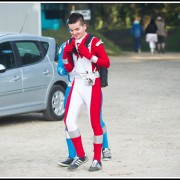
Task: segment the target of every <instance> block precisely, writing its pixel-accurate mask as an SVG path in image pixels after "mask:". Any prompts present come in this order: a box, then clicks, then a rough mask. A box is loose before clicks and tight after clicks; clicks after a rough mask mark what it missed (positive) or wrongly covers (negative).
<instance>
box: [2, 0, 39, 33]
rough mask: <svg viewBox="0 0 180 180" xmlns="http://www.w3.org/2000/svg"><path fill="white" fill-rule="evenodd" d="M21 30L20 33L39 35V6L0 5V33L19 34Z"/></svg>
mask: <svg viewBox="0 0 180 180" xmlns="http://www.w3.org/2000/svg"><path fill="white" fill-rule="evenodd" d="M25 19H26V20H25ZM23 24H24V26H23ZM22 27H23V29H22ZM21 29H22V33H30V34H34V35H41V4H40V3H17V2H16V3H13V2H11V3H0V32H20V31H21Z"/></svg>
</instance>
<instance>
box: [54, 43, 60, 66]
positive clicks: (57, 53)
mask: <svg viewBox="0 0 180 180" xmlns="http://www.w3.org/2000/svg"><path fill="white" fill-rule="evenodd" d="M58 58H59V46H58V45H57V44H56V50H55V59H54V61H55V62H56V63H57V62H58Z"/></svg>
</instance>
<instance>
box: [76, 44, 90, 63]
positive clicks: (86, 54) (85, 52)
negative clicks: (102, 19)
mask: <svg viewBox="0 0 180 180" xmlns="http://www.w3.org/2000/svg"><path fill="white" fill-rule="evenodd" d="M78 52H79V54H80V55H81V56H84V57H86V58H87V59H89V60H90V59H91V58H92V56H93V55H92V54H91V53H90V52H89V49H88V48H87V47H86V46H84V44H80V45H79V47H78Z"/></svg>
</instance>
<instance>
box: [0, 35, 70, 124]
mask: <svg viewBox="0 0 180 180" xmlns="http://www.w3.org/2000/svg"><path fill="white" fill-rule="evenodd" d="M58 53H59V47H58V46H57V44H56V42H55V39H54V38H50V37H43V36H35V35H29V34H17V33H9V34H0V117H3V116H7V115H15V114H20V113H29V112H41V113H43V115H44V117H45V119H46V120H51V121H57V120H62V119H63V117H64V105H63V104H64V98H65V89H66V87H67V78H66V77H62V76H59V75H58V73H57V61H58Z"/></svg>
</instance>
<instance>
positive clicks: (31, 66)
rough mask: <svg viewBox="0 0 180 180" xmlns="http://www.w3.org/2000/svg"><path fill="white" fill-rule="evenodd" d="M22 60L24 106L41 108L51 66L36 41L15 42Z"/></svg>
mask: <svg viewBox="0 0 180 180" xmlns="http://www.w3.org/2000/svg"><path fill="white" fill-rule="evenodd" d="M15 45H16V47H17V49H18V53H19V56H20V59H21V62H22V66H21V70H22V73H23V98H24V103H25V104H24V106H28V107H32V108H35V107H36V109H37V106H39V108H40V109H41V107H42V106H43V105H44V102H45V97H46V93H47V89H48V87H49V84H50V81H51V80H52V78H53V68H52V66H51V65H50V63H49V61H48V59H46V57H44V56H45V55H44V54H43V53H42V50H41V48H40V46H39V43H38V41H18V42H15Z"/></svg>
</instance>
